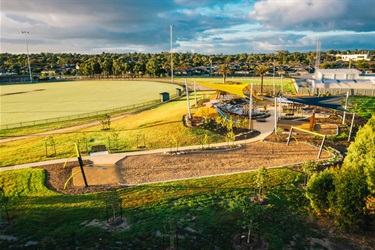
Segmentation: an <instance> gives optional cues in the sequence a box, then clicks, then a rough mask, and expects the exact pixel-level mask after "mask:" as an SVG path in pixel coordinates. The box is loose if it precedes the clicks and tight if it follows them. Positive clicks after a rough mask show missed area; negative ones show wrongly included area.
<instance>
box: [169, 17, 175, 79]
mask: <svg viewBox="0 0 375 250" xmlns="http://www.w3.org/2000/svg"><path fill="white" fill-rule="evenodd" d="M173 27H174V25H172V24H171V25H170V26H169V33H170V36H171V39H170V40H171V79H172V83H174V81H173V50H172V49H173V41H172V33H173Z"/></svg>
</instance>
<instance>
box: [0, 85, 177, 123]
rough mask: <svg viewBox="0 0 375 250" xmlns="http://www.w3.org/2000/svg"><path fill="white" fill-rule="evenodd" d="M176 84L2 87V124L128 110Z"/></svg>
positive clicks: (173, 88) (171, 88)
mask: <svg viewBox="0 0 375 250" xmlns="http://www.w3.org/2000/svg"><path fill="white" fill-rule="evenodd" d="M176 87H177V86H176V85H172V84H166V83H161V82H151V81H120V80H118V81H94V80H93V81H67V82H65V81H64V82H52V83H35V84H15V85H0V93H1V95H2V96H1V117H0V124H12V123H18V122H26V121H35V120H41V119H49V118H56V117H62V116H70V115H77V114H83V113H90V112H95V111H101V110H108V109H113V108H119V107H125V106H127V105H132V104H140V103H143V102H148V101H151V100H158V99H160V95H159V93H161V92H169V93H170V94H171V95H174V94H175V93H176Z"/></svg>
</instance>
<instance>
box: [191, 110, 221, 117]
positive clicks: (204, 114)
mask: <svg viewBox="0 0 375 250" xmlns="http://www.w3.org/2000/svg"><path fill="white" fill-rule="evenodd" d="M216 115H217V111H216V109H214V108H206V107H201V108H199V109H198V110H197V112H195V113H194V114H193V117H211V118H213V117H215V116H216Z"/></svg>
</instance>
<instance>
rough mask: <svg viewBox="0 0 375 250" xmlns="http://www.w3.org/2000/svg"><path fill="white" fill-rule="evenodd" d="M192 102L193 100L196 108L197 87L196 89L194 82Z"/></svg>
mask: <svg viewBox="0 0 375 250" xmlns="http://www.w3.org/2000/svg"><path fill="white" fill-rule="evenodd" d="M194 100H195V107H198V103H197V87H196V83H195V81H194Z"/></svg>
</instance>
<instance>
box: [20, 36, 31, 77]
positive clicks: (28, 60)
mask: <svg viewBox="0 0 375 250" xmlns="http://www.w3.org/2000/svg"><path fill="white" fill-rule="evenodd" d="M22 34H25V42H26V50H27V63H28V65H29V74H30V83H33V77H32V75H31V67H30V56H29V43H28V41H27V34H29V32H28V31H22Z"/></svg>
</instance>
